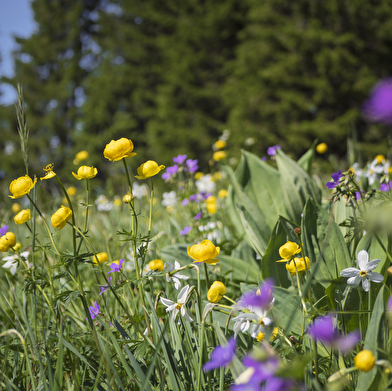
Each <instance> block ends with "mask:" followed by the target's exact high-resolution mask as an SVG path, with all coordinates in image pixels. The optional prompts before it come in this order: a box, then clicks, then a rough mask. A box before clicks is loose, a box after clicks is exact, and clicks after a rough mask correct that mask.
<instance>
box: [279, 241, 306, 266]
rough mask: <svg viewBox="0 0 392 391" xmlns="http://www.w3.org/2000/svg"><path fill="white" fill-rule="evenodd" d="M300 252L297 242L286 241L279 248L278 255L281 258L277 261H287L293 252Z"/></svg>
mask: <svg viewBox="0 0 392 391" xmlns="http://www.w3.org/2000/svg"><path fill="white" fill-rule="evenodd" d="M299 252H301V249H300V247H299V246H298V244H297V243H294V242H290V241H288V242H287V243H285V244H284V245H283V246H281V247H280V248H279V255H280V256H281V257H282V258H283V259H281V260H279V261H277V262H287V261H289V260H290V259H291V258H292V257H293V256H294V255H295V254H298V253H299Z"/></svg>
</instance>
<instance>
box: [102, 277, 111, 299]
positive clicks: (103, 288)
mask: <svg viewBox="0 0 392 391" xmlns="http://www.w3.org/2000/svg"><path fill="white" fill-rule="evenodd" d="M112 278H113V277H109V278H108V283H109V285H111V284H110V282H111V281H112ZM109 285H108V284H106V285H105V286H101V287H100V288H99V290H100V292H99V296H101V295H102V293H103V292H106V291H107V290H109Z"/></svg>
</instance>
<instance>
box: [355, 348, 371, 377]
mask: <svg viewBox="0 0 392 391" xmlns="http://www.w3.org/2000/svg"><path fill="white" fill-rule="evenodd" d="M375 363H376V358H375V357H374V355H373V353H372V352H371V351H370V350H362V351H361V352H359V353H358V354H357V355H356V356H355V357H354V365H355V367H356V368H357V369H358V370H360V371H363V372H369V371H370V370H372V369H373V367H374V365H375Z"/></svg>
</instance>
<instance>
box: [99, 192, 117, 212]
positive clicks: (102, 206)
mask: <svg viewBox="0 0 392 391" xmlns="http://www.w3.org/2000/svg"><path fill="white" fill-rule="evenodd" d="M95 205H97V209H98V211H99V212H109V211H111V210H112V208H113V203H112V202H111V201H109V199H108V198H107V197H106V196H105V195H104V194H101V195H100V196H99V197H98V198H97V199H96V200H95Z"/></svg>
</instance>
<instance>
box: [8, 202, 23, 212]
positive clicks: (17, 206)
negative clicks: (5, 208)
mask: <svg viewBox="0 0 392 391" xmlns="http://www.w3.org/2000/svg"><path fill="white" fill-rule="evenodd" d="M21 209H22V207H21V206H20V204H19V203H18V202H14V203H13V204H12V206H11V210H12V211H13V212H14V213H18V212H19V211H20V210H21Z"/></svg>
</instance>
